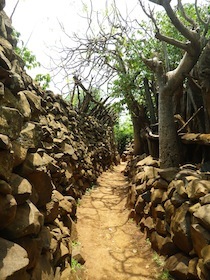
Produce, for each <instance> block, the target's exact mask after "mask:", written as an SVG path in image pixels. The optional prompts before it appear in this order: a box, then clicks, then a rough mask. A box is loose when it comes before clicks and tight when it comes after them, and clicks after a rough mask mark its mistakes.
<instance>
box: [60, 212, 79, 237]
mask: <svg viewBox="0 0 210 280" xmlns="http://www.w3.org/2000/svg"><path fill="white" fill-rule="evenodd" d="M63 223H64V225H65V226H66V227H67V228H68V229H69V230H70V236H71V240H72V241H77V240H78V232H77V227H76V223H75V222H74V221H73V220H72V218H71V216H70V215H69V214H67V215H66V216H64V217H63Z"/></svg>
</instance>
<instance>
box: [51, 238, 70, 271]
mask: <svg viewBox="0 0 210 280" xmlns="http://www.w3.org/2000/svg"><path fill="white" fill-rule="evenodd" d="M67 257H70V254H69V249H68V248H67V247H66V245H65V244H64V243H63V242H60V243H59V244H58V248H57V250H56V252H55V254H54V258H53V260H54V264H55V266H59V265H60V264H61V263H62V262H63V261H64V260H65V259H66V258H67Z"/></svg>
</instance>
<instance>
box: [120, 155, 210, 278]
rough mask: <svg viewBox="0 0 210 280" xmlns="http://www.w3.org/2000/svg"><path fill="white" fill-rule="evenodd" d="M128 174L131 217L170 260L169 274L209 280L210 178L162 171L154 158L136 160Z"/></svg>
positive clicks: (186, 170)
mask: <svg viewBox="0 0 210 280" xmlns="http://www.w3.org/2000/svg"><path fill="white" fill-rule="evenodd" d="M125 174H126V175H127V176H128V177H129V179H130V182H131V183H130V191H129V197H128V206H130V207H131V209H132V210H131V217H133V218H134V219H135V220H136V222H137V224H138V225H139V226H140V229H141V230H142V231H145V232H146V234H147V237H148V238H149V239H150V241H151V245H152V247H153V248H154V249H155V250H156V251H157V252H158V253H160V254H161V255H165V256H166V263H165V268H166V269H167V270H169V272H170V274H171V275H172V276H174V277H175V279H178V280H182V279H183V280H185V279H197V280H198V279H201V280H208V279H210V215H209V213H210V173H209V172H201V171H199V170H198V169H197V168H196V166H194V165H190V164H188V165H185V166H182V167H180V168H169V169H160V168H159V162H158V161H157V160H154V159H153V158H152V157H151V156H149V157H146V158H144V159H142V158H140V157H136V158H135V159H133V160H131V161H130V162H129V164H128V166H127V168H126V170H125Z"/></svg>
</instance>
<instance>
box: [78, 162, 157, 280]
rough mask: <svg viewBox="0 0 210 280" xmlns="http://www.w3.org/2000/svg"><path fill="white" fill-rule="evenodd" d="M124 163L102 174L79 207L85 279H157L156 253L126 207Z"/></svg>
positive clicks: (80, 239) (79, 232)
mask: <svg viewBox="0 0 210 280" xmlns="http://www.w3.org/2000/svg"><path fill="white" fill-rule="evenodd" d="M124 168H125V164H123V163H122V164H121V165H119V166H116V167H115V168H114V170H113V171H107V172H105V173H103V174H102V175H101V176H100V178H99V179H98V186H97V188H95V189H93V190H91V191H90V192H88V193H87V194H86V195H85V196H84V197H83V198H82V201H81V204H80V206H79V207H78V223H77V230H78V235H79V242H80V243H81V253H82V255H83V257H84V258H85V260H86V263H85V268H86V272H85V274H86V276H85V277H84V278H85V280H105V279H107V280H108V279H109V280H128V279H129V280H135V279H138V280H146V279H147V280H154V279H157V274H158V268H157V265H156V264H155V263H154V261H153V260H152V256H153V252H152V251H151V250H150V245H149V244H148V243H147V242H146V241H145V237H144V235H143V234H142V233H141V232H140V231H139V229H138V228H137V227H136V225H135V223H134V222H133V221H131V220H129V219H128V214H129V210H128V209H126V208H125V204H126V194H127V183H126V181H125V178H124V176H123V174H122V173H121V171H122V170H123V169H124Z"/></svg>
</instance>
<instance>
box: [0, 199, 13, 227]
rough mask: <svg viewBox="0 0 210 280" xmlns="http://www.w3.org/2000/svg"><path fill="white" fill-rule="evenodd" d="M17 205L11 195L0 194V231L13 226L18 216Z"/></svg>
mask: <svg viewBox="0 0 210 280" xmlns="http://www.w3.org/2000/svg"><path fill="white" fill-rule="evenodd" d="M16 210H17V203H16V201H15V199H14V197H13V196H12V195H10V194H6V195H3V194H0V229H3V228H5V227H6V226H8V225H9V224H11V223H12V222H13V221H14V219H15V215H16Z"/></svg>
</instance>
